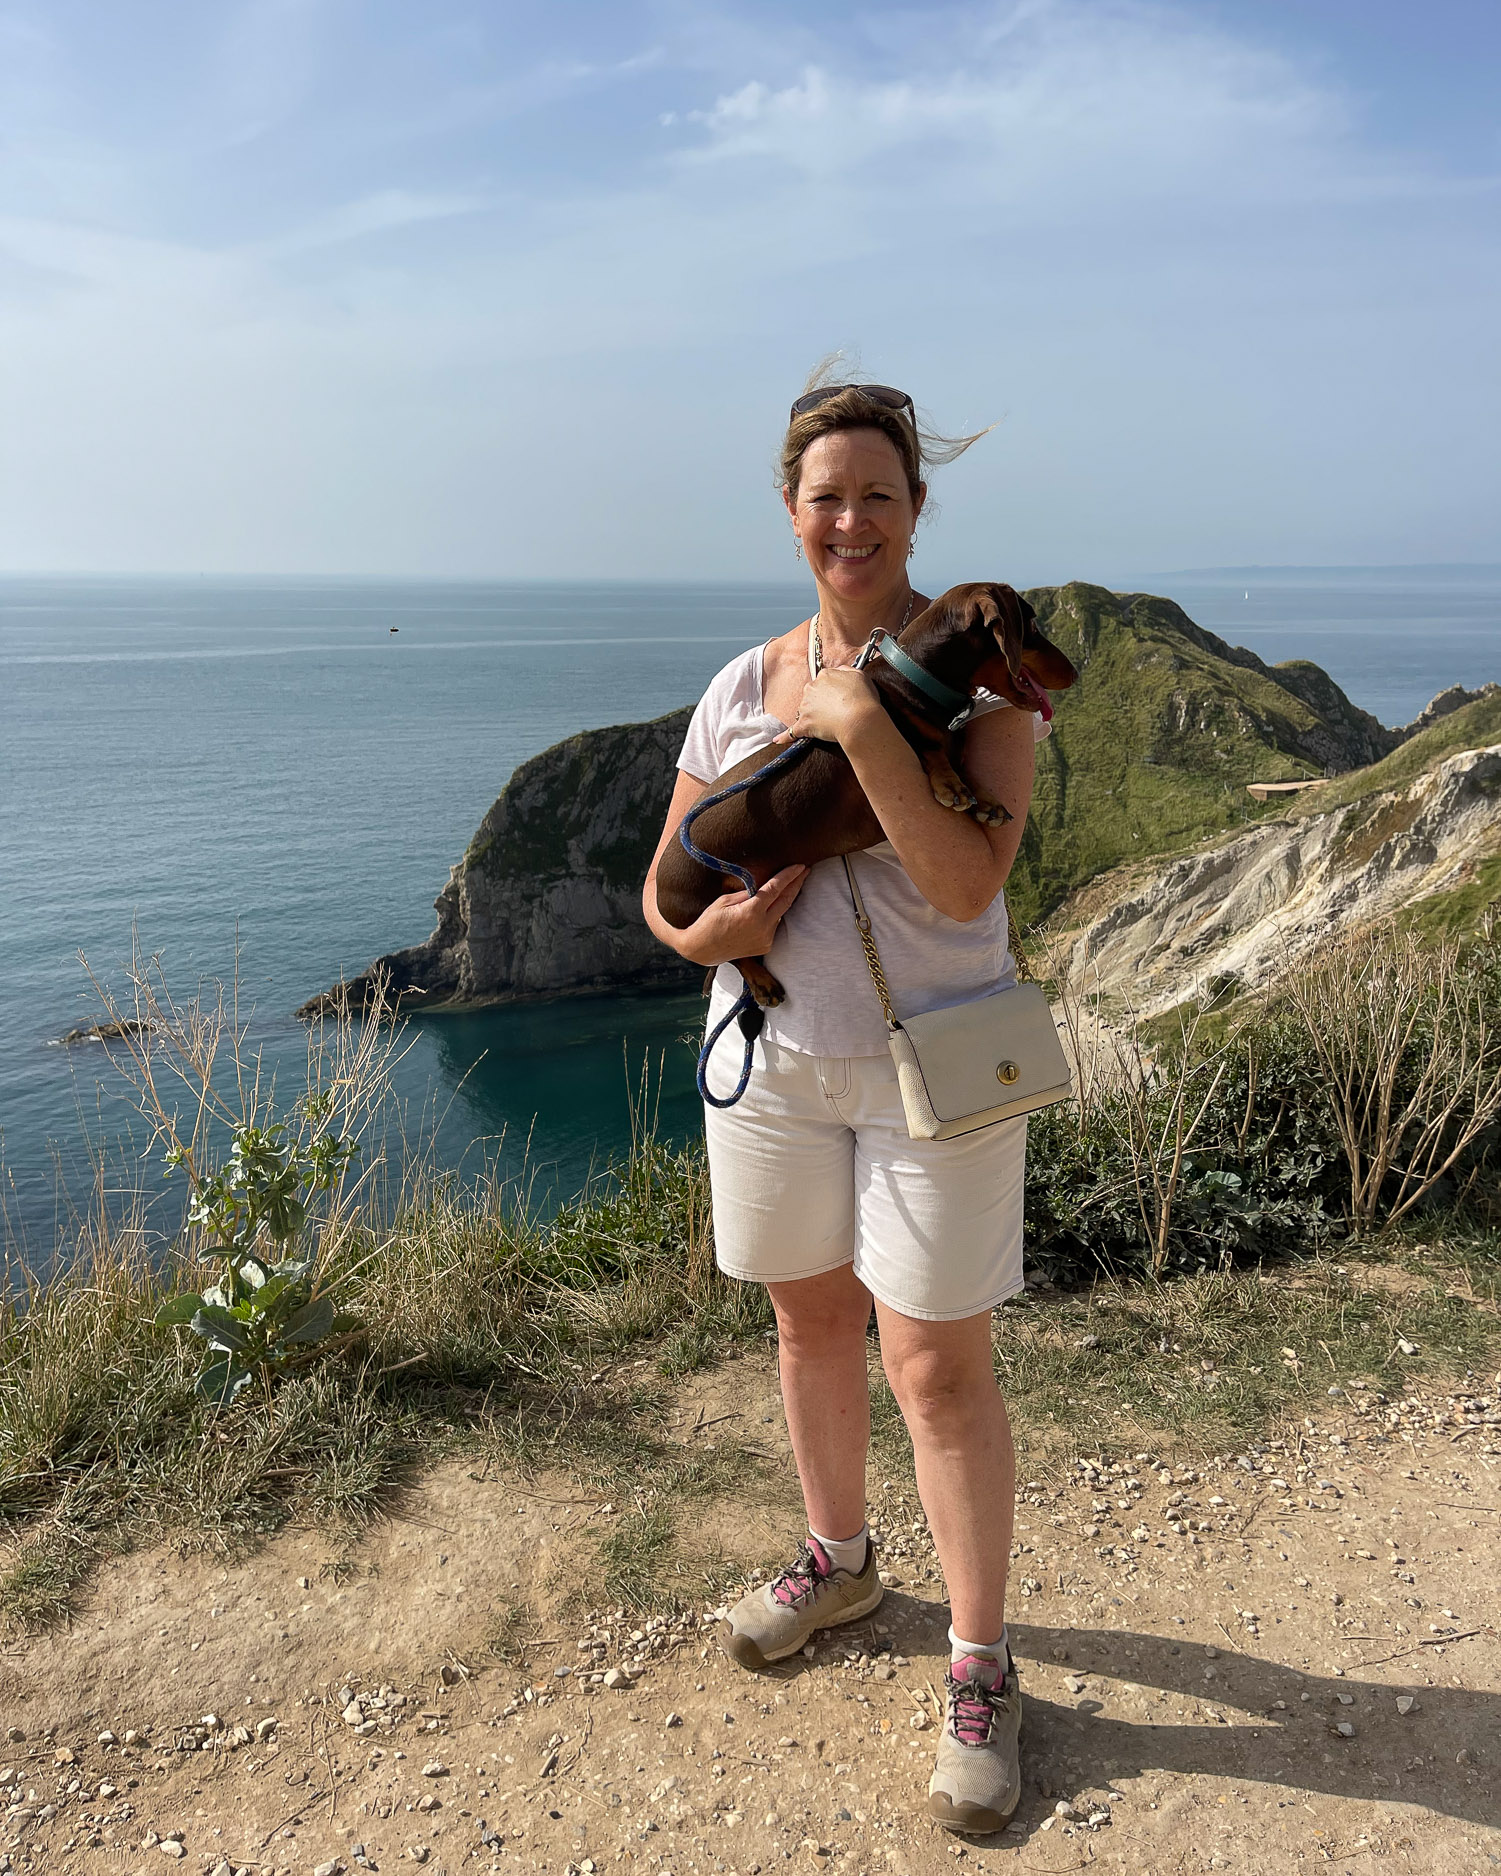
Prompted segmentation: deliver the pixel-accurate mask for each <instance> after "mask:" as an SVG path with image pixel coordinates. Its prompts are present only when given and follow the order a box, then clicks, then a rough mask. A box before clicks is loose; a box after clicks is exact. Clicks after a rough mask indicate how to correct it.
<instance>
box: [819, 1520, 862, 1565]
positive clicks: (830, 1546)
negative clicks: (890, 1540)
mask: <svg viewBox="0 0 1501 1876" xmlns="http://www.w3.org/2000/svg"><path fill="white" fill-rule="evenodd" d="M808 1535H809V1537H816V1538H817V1539H818V1541H819V1543H820V1544H821V1545H822V1546H823V1548H824V1550H825V1551H827V1553H828V1558H829V1562H830V1564H832V1566H833V1567H834V1568H835V1569H836V1570H848V1571H849V1573H850V1575H851V1576H858V1575H859V1574H860V1572H861V1570H862V1569H863V1568H864V1567H865V1546H866V1544H867V1543H868V1542H869V1539H870V1526H869V1525H868V1524H862V1525H861V1526H860V1528H859V1530H858V1531H856V1533H855V1535H854V1536H853V1537H825V1536H824V1535H823V1533H822V1532H821V1531H815V1530H812V1529H810V1530H809V1532H808Z"/></svg>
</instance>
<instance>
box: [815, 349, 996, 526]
mask: <svg viewBox="0 0 1501 1876" xmlns="http://www.w3.org/2000/svg"><path fill="white" fill-rule="evenodd" d="M841 363H842V359H841V357H840V354H839V353H837V352H836V353H835V354H834V355H833V356H832V357H831V358H825V359H822V360H821V361H820V362H819V363H818V364H817V365H815V366H814V368H813V370H812V372H811V373H810V374H809V376H808V382H807V383H806V384H805V385H804V386H803V388H802V391H801V393H800V394H799V395H801V396H803V397H806V396H807V394H808V393H809V391H817V390H819V389H821V388H822V386H824V385H826V384H834V383H838V382H839V381H840V375H841V374H840V366H841ZM993 427H994V426H991V425H987V427H986V428H985V429H984V430H977V431H975V433H974V435H973V436H942V435H940V434H939V433H938V432H937V431H936V430H929V429H926V428H924V427H923V426H922V425H920V424H917V423H915V422H914V421H913V418H912V414H911V412H910V411H907V410H893V409H892V408H891V406H890V405H889V404H879V403H877V402H876V401H875V399H874V398H870V397H867V396H865V395H864V393H863V391H862V389H861V387H860V386H859V385H858V384H850V385H848V386H847V387H846V388H845V389H844V390H841V391H836V392H835V393H834V395H833V396H832V397H826V398H825V399H824V401H823V402H822V403H821V404H816V405H815V406H814V407H813V409H812V410H808V411H804V412H803V414H802V415H801V416H800V417H797V416H795V417H793V418H792V420H791V422H790V423H789V424H788V425H787V434H786V436H785V437H784V438H783V439H782V451H781V457H780V460H779V463H778V467H779V468H780V470H781V479H782V481H783V482H784V483H785V484H786V486H787V488H788V489H789V490H790V491H791V493H792V497H793V500H794V501H795V500H796V499H797V486H798V481H799V478H800V477H801V475H802V470H803V457H804V455H805V454H806V453H807V450H808V446H809V444H811V443H815V442H817V440H818V438H819V437H821V436H832V435H833V433H834V432H835V431H836V430H879V431H880V432H881V434H882V435H883V436H885V437H889V438H890V440H891V443H892V445H893V447H894V448H895V450H896V453H897V455H898V456H900V457H901V459H902V469H903V471H904V472H905V474H906V477H907V487H908V489H909V490H910V491H911V495H912V499H913V501H914V502H915V501H916V500H917V498H918V495H919V493H920V492H921V489H922V486H923V472H924V470H926V469H929V468H931V467H933V466H934V465H935V464H938V463H947V462H952V461H953V460H954V458H955V457H956V456H962V455H963V454H964V452H965V451H966V450H967V449H968V448H969V446H970V444H971V443H978V442H979V440H980V438H981V437H982V436H988V435H989V433H990V429H991V428H993Z"/></svg>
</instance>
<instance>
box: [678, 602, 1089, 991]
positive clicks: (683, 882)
mask: <svg viewBox="0 0 1501 1876" xmlns="http://www.w3.org/2000/svg"><path fill="white" fill-rule="evenodd" d="M897 644H898V645H899V646H900V647H901V649H902V650H903V651H904V652H906V653H907V655H908V656H909V657H910V658H912V659H914V660H915V661H916V662H917V663H918V664H920V665H921V666H922V667H923V669H924V670H925V671H927V672H928V673H929V674H930V675H931V676H932V677H934V678H936V679H938V681H939V683H940V684H943V685H946V686H947V687H948V689H949V690H951V691H957V692H959V693H961V694H962V695H963V696H965V697H972V696H973V695H974V693H975V691H976V690H977V689H980V688H982V687H983V688H984V689H986V690H989V691H993V692H994V693H995V694H996V696H998V697H1004V698H1005V699H1006V701H1007V702H1008V703H1011V704H1014V705H1016V706H1017V707H1018V708H1019V709H1022V710H1029V711H1030V710H1037V709H1042V710H1043V711H1044V713H1045V714H1046V715H1048V716H1051V715H1052V707H1051V706H1050V705H1049V703H1048V700H1047V697H1046V695H1045V694H1044V693H1045V692H1046V691H1049V690H1066V689H1067V688H1068V686H1069V685H1070V684H1072V683H1073V681H1074V678H1075V677H1076V676H1077V673H1076V672H1075V670H1074V667H1073V666H1072V664H1070V663H1069V661H1068V659H1067V658H1066V657H1064V655H1063V653H1062V652H1061V651H1059V649H1058V647H1057V646H1056V645H1053V644H1051V643H1049V641H1048V640H1047V639H1045V638H1044V637H1043V635H1042V633H1041V632H1039V631H1038V630H1037V625H1036V615H1035V614H1034V612H1033V610H1032V608H1031V607H1030V606H1029V605H1028V604H1027V602H1026V600H1024V599H1023V598H1022V597H1021V595H1020V594H1019V593H1016V592H1013V590H1012V589H1011V588H1010V587H1009V586H999V585H992V584H988V583H987V584H979V585H972V586H954V587H950V589H949V590H948V592H946V593H944V594H943V595H941V597H939V598H938V599H935V600H934V602H933V604H932V605H931V606H929V607H928V609H927V610H926V611H925V612H920V613H919V614H918V615H917V617H916V618H915V619H914V620H913V621H912V623H911V624H910V625H909V626H908V627H907V629H906V630H905V631H904V632H903V633H902V634H901V636H900V637H899V638H898V640H897ZM865 671H866V675H867V676H868V677H869V678H870V679H871V680H872V682H873V683H874V684H875V686H876V689H877V691H878V692H879V693H880V698H881V703H882V705H883V706H884V708H885V709H886V711H887V713H888V714H889V715H890V717H891V719H892V721H893V722H894V723H895V724H896V726H897V728H898V729H899V730H900V731H901V732H902V735H903V736H904V737H906V739H907V741H908V742H909V743H910V744H911V745H912V747H913V748H914V749H915V750H916V751H917V755H918V758H919V760H920V761H921V763H922V765H923V768H924V769H925V770H926V771H927V775H928V780H929V782H930V783H931V784H932V788H933V794H934V797H935V799H937V800H938V801H940V802H941V803H942V804H943V806H944V807H946V808H952V809H954V810H955V812H956V813H969V814H972V815H973V816H974V817H975V819H976V820H977V821H979V822H981V823H982V824H988V825H999V824H1001V823H1002V822H1004V821H1009V820H1010V819H1011V816H1010V814H1009V813H1008V812H1007V811H1006V809H1005V808H1004V807H1002V806H1001V804H1000V803H999V802H997V801H983V800H979V799H977V798H976V795H975V792H974V790H973V789H972V788H971V787H970V786H969V784H968V783H967V782H966V781H965V779H964V777H963V775H962V774H961V773H960V770H959V755H960V749H961V743H962V737H963V730H962V727H961V728H960V729H951V728H950V727H949V719H950V716H951V712H950V711H948V710H947V709H942V708H940V707H939V706H938V705H936V704H935V703H934V701H933V699H932V698H931V697H929V696H928V695H927V694H926V693H925V692H923V691H922V690H920V689H919V688H918V687H917V685H915V684H913V683H911V682H909V681H908V680H907V679H906V678H905V677H903V676H902V675H901V673H900V672H899V671H898V670H896V669H895V668H894V667H893V666H892V665H890V664H888V663H887V662H886V660H885V659H884V658H880V657H876V658H873V659H871V661H870V662H869V663H868V664H867V665H866V667H865ZM778 753H779V752H778V751H777V750H776V749H774V748H770V747H768V748H766V749H763V750H760V751H758V752H757V753H756V754H755V755H752V756H747V757H746V759H745V760H744V761H743V762H739V763H737V764H736V765H735V767H734V768H732V769H729V770H727V771H726V773H725V774H723V775H721V776H720V777H719V779H718V781H716V782H715V783H714V785H713V788H712V789H711V790H710V792H711V793H718V791H719V790H720V789H722V788H727V787H729V786H730V785H731V784H732V783H734V782H738V781H740V780H742V779H743V778H744V777H746V776H750V775H754V774H755V773H756V771H757V770H758V769H761V768H764V767H765V765H766V764H767V763H768V762H769V761H770V760H771V759H772V758H773V757H774V756H775V755H777V754H778ZM692 839H693V843H694V845H695V846H696V847H698V848H700V849H701V850H702V851H703V852H705V853H712V854H713V855H714V856H715V857H716V858H717V859H721V860H729V861H733V862H734V863H735V864H736V865H737V866H742V867H744V868H745V869H746V871H747V872H749V873H750V874H751V875H752V877H753V878H754V879H755V882H756V884H757V886H760V885H762V884H764V883H765V881H766V880H768V879H770V877H771V875H772V874H773V873H775V872H778V871H779V870H780V869H781V868H782V867H784V866H793V865H797V864H799V863H801V864H802V865H804V866H812V865H813V864H814V863H815V862H816V861H818V860H830V859H834V858H835V857H837V856H838V855H839V854H841V853H858V852H859V851H860V849H861V848H862V847H873V846H875V845H876V844H877V843H878V842H879V841H881V840H884V839H885V834H884V833H883V832H882V829H881V824H880V822H879V821H878V820H877V819H876V816H875V811H874V810H873V809H872V807H871V805H870V803H869V801H868V800H867V799H866V797H865V791H864V789H863V788H861V786H860V783H859V781H858V780H857V778H856V776H855V771H854V769H853V768H852V767H851V766H850V763H849V759H848V758H847V757H846V755H845V754H844V751H843V750H842V749H840V748H839V747H838V746H837V745H836V744H832V743H821V742H806V743H803V744H801V745H799V747H798V755H797V758H796V759H795V760H794V761H792V762H789V763H788V764H787V765H786V766H785V767H783V768H780V769H779V770H777V772H776V773H775V774H772V775H768V776H767V777H766V779H765V780H764V781H763V782H758V783H757V784H756V786H755V787H753V788H750V789H747V790H746V792H745V793H744V794H741V795H736V796H733V797H732V798H731V799H730V800H728V801H721V802H718V803H716V804H715V806H713V807H712V808H706V809H705V810H704V812H703V813H702V815H701V816H700V817H699V818H698V820H697V821H696V822H695V823H694V826H693V830H692ZM739 890H740V884H739V882H738V881H737V880H735V879H734V878H733V877H730V876H728V875H726V874H724V873H718V872H715V871H714V870H713V868H711V867H707V866H704V865H703V864H702V863H701V862H700V861H698V860H695V859H693V858H692V857H691V855H689V854H688V853H687V852H685V851H684V849H683V846H682V844H681V842H679V841H674V842H672V843H671V844H670V845H669V846H668V848H667V850H666V851H665V852H664V853H663V855H662V859H661V862H660V864H659V866H658V868H657V907H658V909H659V911H660V912H661V914H662V916H663V918H665V919H666V921H667V923H668V924H669V925H673V926H676V927H677V929H678V930H679V931H681V930H682V929H683V927H684V926H687V925H691V924H692V923H693V921H694V920H695V919H696V918H697V917H698V916H699V914H700V913H701V912H703V911H705V910H707V908H708V907H709V906H710V905H712V904H713V902H714V901H715V900H716V899H717V898H718V897H719V896H720V894H721V893H725V892H738V891H739ZM735 968H736V969H737V970H738V971H739V972H740V975H741V976H742V978H744V980H745V982H746V984H747V985H748V986H749V988H750V990H751V993H752V994H753V996H754V997H755V999H756V1002H757V1003H758V1004H760V1005H761V1006H762V1007H763V1008H765V1009H771V1008H775V1006H776V1005H777V1004H779V1003H780V1002H781V1001H782V999H783V996H784V994H785V993H784V991H783V989H782V986H781V985H780V984H779V983H778V982H777V980H776V978H775V977H774V976H773V975H772V974H771V972H770V971H769V970H768V969H767V968H766V962H765V959H764V958H736V959H735Z"/></svg>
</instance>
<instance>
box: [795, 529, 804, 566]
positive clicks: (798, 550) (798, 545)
mask: <svg viewBox="0 0 1501 1876" xmlns="http://www.w3.org/2000/svg"><path fill="white" fill-rule="evenodd" d="M792 551H793V552H794V553H795V554H796V555H797V557H798V559H799V560H801V559H802V557H803V537H802V535H801V534H794V535H793V537H792Z"/></svg>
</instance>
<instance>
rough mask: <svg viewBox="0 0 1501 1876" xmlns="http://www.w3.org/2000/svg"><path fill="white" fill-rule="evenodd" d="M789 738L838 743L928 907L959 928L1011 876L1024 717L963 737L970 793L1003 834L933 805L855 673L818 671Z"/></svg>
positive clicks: (1032, 757) (1009, 716)
mask: <svg viewBox="0 0 1501 1876" xmlns="http://www.w3.org/2000/svg"><path fill="white" fill-rule="evenodd" d="M788 734H789V736H818V737H821V738H823V739H824V740H825V741H827V742H837V743H838V744H839V746H840V747H841V748H842V749H843V750H844V753H845V754H846V755H847V756H848V757H849V759H850V763H851V766H852V767H853V768H854V771H855V774H856V775H857V776H858V777H859V779H860V786H861V787H862V788H863V789H864V790H865V793H866V797H867V799H868V800H869V802H870V805H871V806H872V807H873V808H874V809H875V812H876V819H877V820H878V821H879V822H880V823H881V826H882V828H883V830H884V831H885V834H886V838H887V839H888V840H889V841H890V842H891V844H892V846H893V847H895V849H896V853H897V858H898V859H899V860H900V861H901V863H902V865H903V867H905V869H906V871H907V874H908V877H909V878H910V879H911V880H912V883H913V884H914V885H915V886H916V887H917V889H918V891H919V892H920V893H921V894H922V896H923V897H924V898H925V899H926V900H927V901H928V903H929V905H931V906H935V907H936V908H937V909H938V911H940V912H944V913H946V914H947V915H948V916H949V917H950V918H953V919H959V920H960V921H962V922H965V923H967V922H968V921H969V920H970V919H976V918H978V917H979V916H980V914H981V913H982V912H983V911H984V910H985V909H986V907H987V906H988V905H989V904H990V903H991V901H992V900H993V899H994V898H995V896H996V894H997V893H998V892H999V891H1000V890H1001V888H1002V887H1003V886H1004V885H1005V883H1006V880H1007V877H1008V875H1009V874H1010V872H1011V867H1012V864H1013V862H1014V861H1015V859H1016V854H1017V849H1018V848H1019V847H1020V845H1021V838H1022V832H1023V829H1024V828H1025V826H1026V820H1027V809H1028V808H1029V807H1030V805H1031V801H1032V778H1033V773H1034V769H1035V763H1036V749H1035V742H1034V737H1033V728H1032V717H1031V713H1030V712H1029V711H1025V710H1017V709H1009V710H993V711H988V712H987V713H986V714H985V715H984V716H982V717H980V718H978V719H977V720H976V721H975V722H974V723H972V724H971V725H970V726H969V729H968V730H967V731H966V733H965V737H964V754H963V760H962V763H961V767H962V768H963V771H964V774H965V777H966V778H967V780H968V781H969V782H970V784H971V786H972V787H973V788H974V789H975V790H976V792H977V793H979V794H981V795H984V796H986V797H987V798H988V799H990V800H992V801H999V802H1000V803H1001V805H1002V806H1003V807H1005V808H1007V809H1009V810H1010V813H1011V819H1010V820H1009V821H1007V822H1006V823H1005V824H1004V826H1001V827H982V826H981V825H980V824H979V822H978V821H975V820H972V819H971V818H970V816H969V815H968V814H956V813H955V812H954V810H953V809H952V808H945V807H941V806H940V805H939V803H938V802H937V801H935V800H934V798H933V790H932V788H931V787H930V786H929V783H928V778H927V775H926V773H925V772H924V770H923V766H922V764H921V763H920V762H919V761H918V759H917V753H916V751H915V750H914V749H913V748H912V745H911V744H910V743H909V742H908V741H907V739H906V738H905V737H904V736H903V735H902V733H901V731H900V730H899V729H898V728H897V726H896V724H895V723H893V722H892V720H891V718H890V717H889V716H888V715H887V714H886V712H885V710H884V709H883V708H882V707H881V702H880V698H879V696H878V694H877V692H876V687H875V685H874V684H872V683H871V681H870V679H869V678H868V677H866V676H865V674H864V673H863V672H861V671H855V670H851V669H848V668H845V667H841V668H839V669H837V670H826V671H822V672H820V673H819V675H818V677H817V678H816V679H815V680H814V681H813V682H812V683H811V684H810V685H809V686H808V688H807V690H806V691H804V693H803V702H802V707H801V709H800V710H799V712H798V716H797V721H796V722H795V723H793V724H792V726H791V728H790V730H789V732H788Z"/></svg>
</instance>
